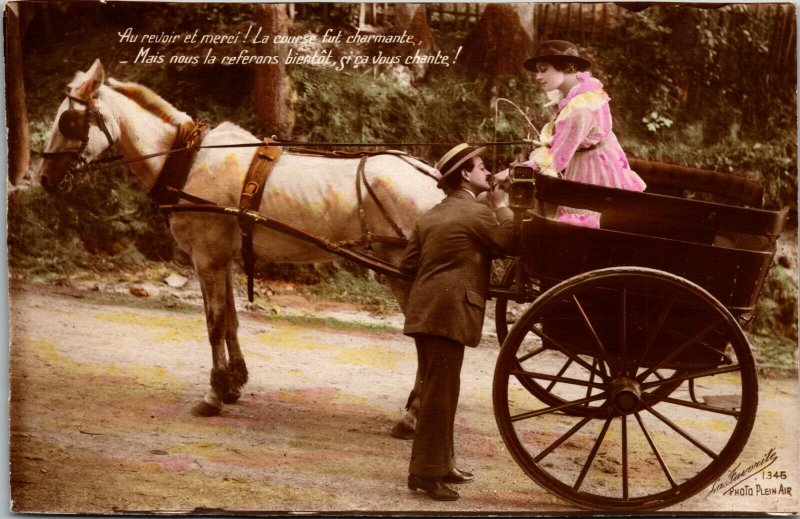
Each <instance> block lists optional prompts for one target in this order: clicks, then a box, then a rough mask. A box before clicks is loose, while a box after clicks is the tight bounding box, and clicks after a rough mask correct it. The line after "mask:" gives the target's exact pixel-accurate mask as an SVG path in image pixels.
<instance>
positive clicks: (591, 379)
mask: <svg viewBox="0 0 800 519" xmlns="http://www.w3.org/2000/svg"><path fill="white" fill-rule="evenodd" d="M597 362H598V361H597V359H593V360H592V368H594V367H595V366H597ZM589 383H590V384H594V372H591V373H589ZM590 396H592V386H589V387H587V388H586V398H589V397H590Z"/></svg>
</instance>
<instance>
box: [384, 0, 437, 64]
mask: <svg viewBox="0 0 800 519" xmlns="http://www.w3.org/2000/svg"><path fill="white" fill-rule="evenodd" d="M394 10H395V11H394V12H395V26H396V28H397V29H399V30H401V31H403V30H404V31H406V32H407V33H408V34H409V35H411V36H413V37H414V41H415V42H418V43H419V45H418V46H417V48H416V50H418V51H419V53H420V54H430V52H431V51H432V50H436V39H435V38H434V37H433V33H432V32H431V29H430V27H429V26H428V12H427V9H426V8H425V4H396V5H395V6H394ZM427 71H428V65H427V64H422V63H417V64H415V65H413V66H412V72H411V74H412V76H413V78H414V79H415V80H418V79H422V78H423V77H425V74H426V72H427Z"/></svg>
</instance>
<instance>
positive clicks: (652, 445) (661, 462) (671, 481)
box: [633, 413, 678, 488]
mask: <svg viewBox="0 0 800 519" xmlns="http://www.w3.org/2000/svg"><path fill="white" fill-rule="evenodd" d="M633 415H634V416H635V417H636V421H637V422H639V428H640V429H641V430H642V434H644V437H645V438H647V443H649V444H650V449H651V450H652V451H653V454H655V455H656V459H657V460H658V464H659V465H661V470H663V471H664V475H665V476H667V480H669V484H670V485H671V486H672V488H675V487H677V486H678V484H677V483H675V480H674V479H673V478H672V474H671V473H670V471H669V467H667V464H666V463H664V458H662V457H661V453H660V452H658V447H656V444H655V442H654V441H653V438H652V437H651V436H650V433H649V432H648V431H647V428H646V427H645V426H644V422H643V421H642V417H641V416H639V413H634V414H633Z"/></svg>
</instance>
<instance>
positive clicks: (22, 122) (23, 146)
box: [3, 2, 31, 184]
mask: <svg viewBox="0 0 800 519" xmlns="http://www.w3.org/2000/svg"><path fill="white" fill-rule="evenodd" d="M19 9H20V4H19V3H17V2H10V3H8V4H7V5H6V11H5V15H4V17H3V21H4V23H5V35H6V38H5V52H6V71H5V72H6V87H7V89H8V90H7V91H6V125H7V126H8V178H9V181H10V182H11V183H12V184H17V183H18V182H19V181H20V180H22V177H23V176H25V172H26V171H27V170H28V166H29V165H30V162H31V150H30V132H29V130H28V112H27V109H26V108H25V82H24V77H25V76H24V74H23V62H22V35H21V30H20V12H19Z"/></svg>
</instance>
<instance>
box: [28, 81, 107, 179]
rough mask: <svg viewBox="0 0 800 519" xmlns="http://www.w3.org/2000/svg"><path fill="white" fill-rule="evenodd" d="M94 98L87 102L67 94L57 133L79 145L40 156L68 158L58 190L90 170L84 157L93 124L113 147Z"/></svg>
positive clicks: (88, 163)
mask: <svg viewBox="0 0 800 519" xmlns="http://www.w3.org/2000/svg"><path fill="white" fill-rule="evenodd" d="M95 99H96V98H92V99H89V100H86V99H81V98H79V97H75V96H73V95H71V94H70V93H69V92H67V100H68V101H69V106H68V108H67V109H66V110H65V111H64V113H62V114H61V116H60V117H59V118H58V131H59V132H61V135H63V136H64V137H66V138H67V139H70V140H74V141H78V142H80V145H79V146H78V147H77V148H75V149H71V150H64V151H56V152H44V153H42V156H43V157H44V158H45V159H47V158H58V157H65V156H66V157H70V158H71V159H72V160H70V162H69V165H68V166H67V171H66V173H65V174H64V177H63V178H62V179H61V182H59V184H58V188H59V189H60V190H62V191H63V190H65V189H67V188H68V187H69V186H70V185H71V184H72V180H73V179H74V177H75V175H76V174H77V173H81V172H83V171H87V170H89V169H90V164H91V163H90V161H89V160H87V158H86V157H85V156H84V152H85V151H86V147H87V146H88V145H89V130H90V128H91V126H92V123H94V124H95V125H96V126H97V127H98V128H99V129H100V131H102V132H103V134H104V135H105V136H106V139H107V140H108V146H109V147H111V146H113V145H114V139H113V138H112V137H111V132H110V131H109V130H108V125H106V122H105V118H104V117H103V115H102V114H101V113H100V111H99V110H97V108H96V107H95V103H94V101H95ZM75 105H81V106H84V107H85V108H84V110H78V109H76V108H75Z"/></svg>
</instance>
